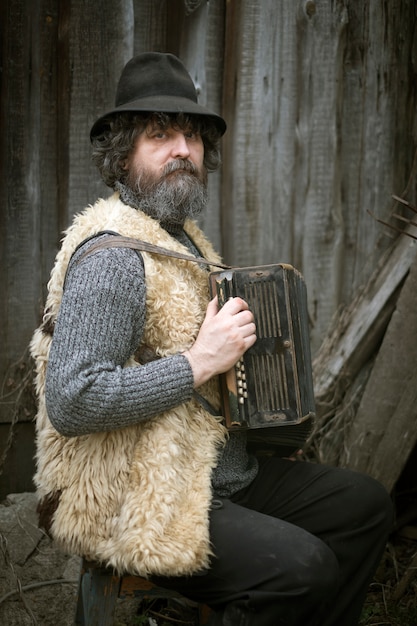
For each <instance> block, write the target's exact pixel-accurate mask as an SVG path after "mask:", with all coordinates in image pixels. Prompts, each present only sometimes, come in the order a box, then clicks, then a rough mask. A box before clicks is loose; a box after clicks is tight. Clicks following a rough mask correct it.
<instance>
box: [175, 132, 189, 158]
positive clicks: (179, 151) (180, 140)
mask: <svg viewBox="0 0 417 626" xmlns="http://www.w3.org/2000/svg"><path fill="white" fill-rule="evenodd" d="M172 156H173V157H175V158H181V159H184V158H186V157H188V156H190V148H189V146H188V142H187V139H186V137H185V135H183V133H176V135H175V137H174V138H173V145H172Z"/></svg>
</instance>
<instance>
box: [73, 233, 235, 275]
mask: <svg viewBox="0 0 417 626" xmlns="http://www.w3.org/2000/svg"><path fill="white" fill-rule="evenodd" d="M100 234H101V233H97V235H96V236H99V235H100ZM103 234H104V233H103ZM105 248H132V249H133V250H139V251H140V252H151V253H153V254H160V255H163V256H170V257H174V258H176V259H183V260H185V261H193V262H194V263H202V264H204V265H213V266H215V267H220V268H222V269H230V266H229V265H223V264H221V263H211V262H210V261H207V259H205V258H203V257H201V256H192V255H190V254H183V253H182V252H175V251H174V250H168V249H167V248H163V247H162V246H156V245H154V244H152V243H149V242H147V241H142V240H141V239H133V238H132V237H123V236H122V235H109V236H108V237H105V238H104V237H103V238H102V239H100V240H99V241H96V242H95V243H93V244H92V245H91V246H90V247H89V248H88V249H87V250H86V251H85V252H84V253H83V254H81V255H80V256H79V257H78V259H77V263H79V262H80V261H82V260H83V259H84V258H85V257H86V256H88V255H89V254H93V253H94V252H97V251H98V250H103V249H105Z"/></svg>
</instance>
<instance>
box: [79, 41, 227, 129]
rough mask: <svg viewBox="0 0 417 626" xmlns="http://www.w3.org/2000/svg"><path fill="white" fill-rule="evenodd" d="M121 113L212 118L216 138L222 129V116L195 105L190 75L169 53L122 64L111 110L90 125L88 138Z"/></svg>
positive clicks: (141, 55) (151, 55) (143, 57)
mask: <svg viewBox="0 0 417 626" xmlns="http://www.w3.org/2000/svg"><path fill="white" fill-rule="evenodd" d="M123 111H130V112H133V113H134V112H140V111H143V112H150V113H152V112H158V113H189V114H192V115H203V116H207V117H209V118H211V119H212V121H213V123H214V124H215V125H216V127H217V129H218V131H219V133H220V135H223V133H224V132H225V130H226V122H225V121H224V119H223V118H222V117H220V116H219V115H216V113H213V112H212V111H209V110H208V109H206V108H205V107H203V106H201V105H200V104H198V100H197V92H196V88H195V86H194V83H193V81H192V79H191V76H190V75H189V73H188V72H187V70H186V69H185V67H184V65H183V64H182V62H181V61H180V60H179V59H178V58H177V57H176V56H174V55H173V54H167V53H161V52H144V53H143V54H139V55H138V56H136V57H134V58H133V59H131V60H130V61H129V62H128V63H127V64H126V65H125V67H124V69H123V71H122V74H121V76H120V80H119V83H118V86H117V91H116V101H115V108H114V109H112V110H111V111H108V112H107V113H105V114H104V115H102V116H101V117H99V119H98V120H97V121H96V122H95V123H94V124H93V127H92V128H91V132H90V137H91V139H92V138H93V137H95V136H97V135H99V134H100V133H101V132H102V131H103V130H104V128H105V119H106V118H107V117H108V116H109V115H113V114H115V113H121V112H123Z"/></svg>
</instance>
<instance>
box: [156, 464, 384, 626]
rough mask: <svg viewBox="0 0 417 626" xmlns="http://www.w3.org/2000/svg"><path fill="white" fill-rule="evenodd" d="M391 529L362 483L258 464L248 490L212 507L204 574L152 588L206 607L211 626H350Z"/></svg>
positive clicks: (376, 497) (376, 492)
mask: <svg viewBox="0 0 417 626" xmlns="http://www.w3.org/2000/svg"><path fill="white" fill-rule="evenodd" d="M391 524H392V505H391V501H390V499H389V497H388V494H387V492H386V491H385V489H384V488H383V487H382V486H381V485H380V484H379V483H378V482H376V481H374V480H373V479H371V478H370V477H369V476H366V475H362V474H359V473H356V472H352V471H349V470H343V469H337V468H330V467H326V466H323V465H316V464H313V463H304V462H299V461H289V460H286V459H280V458H275V457H273V458H268V459H263V460H261V466H260V471H259V474H258V477H257V478H256V480H255V481H254V482H253V483H252V484H251V485H250V486H249V487H248V488H247V489H244V490H242V491H240V492H239V493H238V494H236V496H234V497H233V498H232V499H230V500H229V499H222V498H215V499H214V500H213V507H212V510H211V511H210V533H211V540H212V545H213V552H214V555H215V556H214V557H213V559H212V563H211V567H210V569H209V570H208V571H205V572H202V573H199V574H198V575H194V576H190V577H179V578H160V577H158V578H156V579H155V581H156V582H158V583H159V584H161V585H164V586H166V587H169V588H172V589H176V590H177V591H179V592H180V593H182V594H183V595H184V596H186V597H189V598H190V599H192V600H195V601H198V602H203V603H205V604H208V605H209V606H211V607H212V608H213V609H214V614H213V617H212V621H211V622H210V624H213V626H279V625H285V626H298V625H300V626H301V625H302V626H353V625H354V624H357V622H358V619H359V617H360V613H361V608H362V605H363V602H364V600H365V596H366V592H367V589H368V585H369V583H370V581H371V579H372V576H373V574H374V572H375V570H376V567H377V565H378V563H379V561H380V559H381V556H382V552H383V550H384V547H385V544H386V541H387V537H388V534H389V531H390V529H391Z"/></svg>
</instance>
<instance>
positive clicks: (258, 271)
mask: <svg viewBox="0 0 417 626" xmlns="http://www.w3.org/2000/svg"><path fill="white" fill-rule="evenodd" d="M210 286H211V291H212V294H213V295H215V294H217V296H218V298H219V305H220V306H222V305H223V304H224V303H225V302H226V301H227V300H228V299H229V298H231V297H236V296H240V297H241V298H243V299H244V300H246V302H247V303H248V305H249V308H250V310H251V311H252V313H253V315H254V318H255V324H256V333H257V340H256V342H255V344H254V345H253V346H252V347H251V348H249V350H247V352H246V353H245V354H244V355H243V357H242V359H241V360H240V361H239V362H238V363H237V364H236V365H235V367H234V368H233V369H232V370H230V371H229V372H226V374H224V375H222V376H221V377H220V382H221V392H222V403H223V415H224V417H225V424H226V426H227V428H229V429H230V430H239V429H248V435H249V438H250V440H251V441H252V442H256V441H258V442H260V443H262V442H263V443H270V444H275V445H277V446H280V445H282V446H284V448H285V447H286V446H288V447H289V448H291V447H297V446H301V445H302V444H303V443H304V441H305V440H306V439H307V438H308V435H309V433H310V431H311V428H312V423H313V419H314V415H315V405H314V391H313V378H312V366H311V353H310V339H309V329H308V311H307V291H306V286H305V282H304V279H303V277H302V275H301V274H300V272H298V271H297V270H296V269H295V268H294V267H292V266H291V265H288V264H276V265H265V266H258V267H245V268H233V269H231V270H226V271H217V272H212V273H211V274H210ZM261 429H268V431H266V430H262V431H261Z"/></svg>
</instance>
